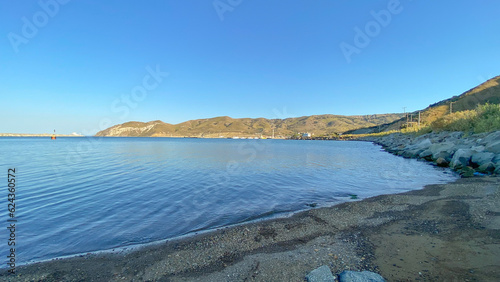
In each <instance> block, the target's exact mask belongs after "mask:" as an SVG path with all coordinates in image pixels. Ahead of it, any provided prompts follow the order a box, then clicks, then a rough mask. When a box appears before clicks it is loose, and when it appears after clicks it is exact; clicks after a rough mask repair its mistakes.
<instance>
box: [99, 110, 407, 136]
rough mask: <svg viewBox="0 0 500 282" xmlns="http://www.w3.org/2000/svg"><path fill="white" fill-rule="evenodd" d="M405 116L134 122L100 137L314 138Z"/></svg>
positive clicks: (328, 116)
mask: <svg viewBox="0 0 500 282" xmlns="http://www.w3.org/2000/svg"><path fill="white" fill-rule="evenodd" d="M402 116H403V114H380V115H365V116H341V115H313V116H304V117H297V118H286V119H265V118H236V119H235V118H231V117H228V116H222V117H214V118H208V119H197V120H189V121H186V122H183V123H179V124H169V123H165V122H162V121H160V120H155V121H150V122H137V121H131V122H126V123H123V124H118V125H115V126H112V127H110V128H107V129H105V130H102V131H100V132H98V133H97V134H96V136H117V137H119V136H121V137H235V136H238V137H260V136H267V137H269V136H272V135H273V129H274V135H275V136H276V137H278V136H282V137H287V136H291V135H293V134H295V133H303V132H304V133H305V132H308V133H312V134H314V136H320V135H326V134H328V135H330V134H336V133H342V132H345V131H347V130H353V129H358V128H363V127H370V126H377V125H380V124H384V123H390V122H392V121H394V120H398V119H400V118H401V117H402Z"/></svg>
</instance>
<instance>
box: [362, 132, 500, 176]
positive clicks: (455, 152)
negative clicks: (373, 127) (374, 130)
mask: <svg viewBox="0 0 500 282" xmlns="http://www.w3.org/2000/svg"><path fill="white" fill-rule="evenodd" d="M360 140H364V141H371V142H374V143H376V144H380V145H381V146H382V147H383V148H384V149H385V150H386V151H388V152H390V153H393V154H395V155H398V156H403V157H405V158H418V159H425V160H427V161H431V162H434V163H435V164H436V165H438V166H442V167H450V168H452V169H454V170H456V171H458V172H459V173H460V175H462V176H463V177H470V176H473V175H474V173H476V172H479V173H482V174H494V175H500V131H494V132H489V133H481V134H474V135H466V134H464V133H463V132H439V133H428V134H424V135H420V136H415V135H411V134H401V133H394V134H390V135H387V136H382V137H365V138H361V139H360Z"/></svg>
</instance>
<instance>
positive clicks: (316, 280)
mask: <svg viewBox="0 0 500 282" xmlns="http://www.w3.org/2000/svg"><path fill="white" fill-rule="evenodd" d="M306 279H307V281H309V282H333V281H335V277H333V274H332V272H331V271H330V268H329V267H328V266H326V265H323V266H320V267H318V268H316V269H315V270H313V271H311V272H309V274H307V276H306Z"/></svg>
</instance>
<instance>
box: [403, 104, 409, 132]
mask: <svg viewBox="0 0 500 282" xmlns="http://www.w3.org/2000/svg"><path fill="white" fill-rule="evenodd" d="M403 113H404V115H405V117H406V127H408V115H406V107H403Z"/></svg>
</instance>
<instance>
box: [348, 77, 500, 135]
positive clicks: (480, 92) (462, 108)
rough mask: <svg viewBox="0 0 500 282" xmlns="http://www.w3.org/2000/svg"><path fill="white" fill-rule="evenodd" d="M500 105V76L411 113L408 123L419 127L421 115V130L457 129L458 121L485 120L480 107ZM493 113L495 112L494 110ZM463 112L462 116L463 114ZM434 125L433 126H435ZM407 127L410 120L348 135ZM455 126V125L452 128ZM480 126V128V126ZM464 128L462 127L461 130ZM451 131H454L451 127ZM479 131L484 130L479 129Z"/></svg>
mask: <svg viewBox="0 0 500 282" xmlns="http://www.w3.org/2000/svg"><path fill="white" fill-rule="evenodd" d="M450 104H452V105H451V108H452V114H451V115H450ZM485 104H491V105H498V104H500V76H496V77H494V78H492V79H490V80H488V81H486V82H484V83H482V84H481V85H479V86H477V87H474V88H472V89H470V90H468V91H466V92H464V93H462V94H461V95H458V96H453V97H451V98H449V99H446V100H443V101H440V102H438V103H435V104H432V105H429V107H427V108H425V109H423V110H421V111H415V112H411V113H408V116H409V118H408V120H409V121H413V123H411V122H410V123H409V126H410V127H412V126H413V127H414V126H418V123H417V121H418V114H419V112H420V129H425V130H429V129H435V130H438V128H440V127H443V128H445V127H444V124H448V123H450V124H451V121H452V120H454V121H457V122H456V123H455V125H458V123H459V122H458V120H461V119H462V118H464V122H465V120H472V116H471V115H476V119H475V120H476V122H477V121H478V120H479V119H482V118H483V117H484V116H482V115H479V116H477V114H478V113H480V112H482V111H483V110H485V109H486V108H485V109H480V108H478V106H479V105H485ZM490 110H491V109H490ZM459 112H460V113H459ZM434 122H435V124H434V125H432V126H431V124H433V123H434ZM406 124H407V119H406V117H403V118H401V119H399V120H396V121H393V122H390V123H387V124H383V125H381V126H376V127H368V128H362V129H356V130H352V131H348V132H346V133H348V134H369V133H378V132H388V131H394V130H396V131H399V130H401V129H404V128H405V127H406ZM450 126H451V125H450ZM478 126H479V125H478ZM460 128H462V127H460ZM450 129H451V127H450ZM407 130H408V131H416V130H417V129H416V128H415V129H411V128H408V129H407ZM476 130H480V129H479V127H477V128H476Z"/></svg>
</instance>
